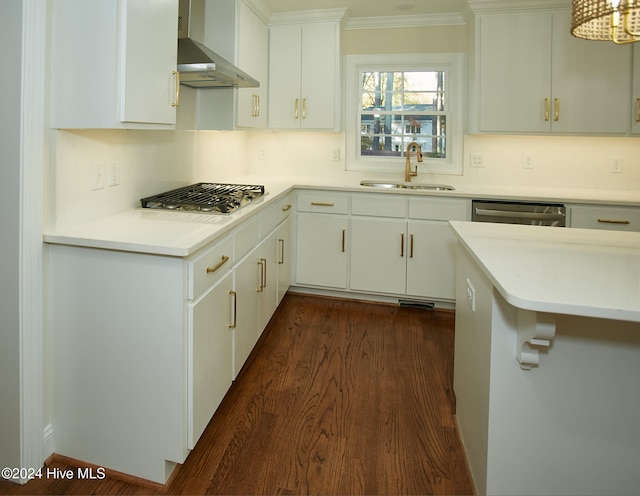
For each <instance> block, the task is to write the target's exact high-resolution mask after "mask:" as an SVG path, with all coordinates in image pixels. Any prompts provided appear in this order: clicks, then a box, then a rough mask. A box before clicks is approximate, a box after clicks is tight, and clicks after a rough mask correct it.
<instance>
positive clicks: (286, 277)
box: [277, 217, 294, 304]
mask: <svg viewBox="0 0 640 496" xmlns="http://www.w3.org/2000/svg"><path fill="white" fill-rule="evenodd" d="M292 240H293V220H292V218H291V217H289V218H288V219H287V220H285V221H284V222H283V223H282V224H280V226H279V227H278V231H277V241H278V260H277V271H278V288H277V302H278V304H279V303H280V302H281V301H282V298H283V297H284V295H285V294H286V292H287V291H288V290H289V286H291V274H292V271H293V259H294V256H293V255H294V253H293V243H292Z"/></svg>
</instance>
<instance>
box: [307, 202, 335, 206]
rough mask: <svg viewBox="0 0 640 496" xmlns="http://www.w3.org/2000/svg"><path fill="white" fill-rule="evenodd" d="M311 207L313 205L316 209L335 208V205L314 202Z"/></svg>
mask: <svg viewBox="0 0 640 496" xmlns="http://www.w3.org/2000/svg"><path fill="white" fill-rule="evenodd" d="M311 205H313V206H314V207H333V206H335V203H332V202H315V201H312V202H311Z"/></svg>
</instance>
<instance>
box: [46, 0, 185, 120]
mask: <svg viewBox="0 0 640 496" xmlns="http://www.w3.org/2000/svg"><path fill="white" fill-rule="evenodd" d="M177 18H178V1H177V0H158V1H157V2H149V1H147V0H119V1H113V0H93V1H91V2H86V1H84V0H60V1H55V2H53V3H52V36H51V40H52V44H51V125H52V127H56V128H148V129H162V128H164V129H166V128H173V127H174V125H175V120H176V117H175V116H176V109H175V106H174V105H175V104H176V103H177V102H176V93H177V89H178V88H177V80H176V76H175V74H174V71H175V69H176V57H177V43H176V38H177V32H178V29H177V21H176V20H177Z"/></svg>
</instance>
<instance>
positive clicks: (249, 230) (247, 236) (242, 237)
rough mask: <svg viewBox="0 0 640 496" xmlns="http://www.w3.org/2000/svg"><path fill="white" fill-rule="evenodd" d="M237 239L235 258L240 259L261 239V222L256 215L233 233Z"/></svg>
mask: <svg viewBox="0 0 640 496" xmlns="http://www.w3.org/2000/svg"><path fill="white" fill-rule="evenodd" d="M233 237H234V240H235V250H234V254H235V259H236V260H240V259H241V258H242V257H244V256H245V255H246V254H247V253H249V251H251V250H253V249H254V248H255V247H256V246H257V245H258V242H259V241H260V223H259V222H258V217H257V216H254V217H253V218H252V219H251V220H249V221H248V222H246V223H244V224H242V225H241V226H240V227H239V228H238V229H236V230H235V231H234V234H233Z"/></svg>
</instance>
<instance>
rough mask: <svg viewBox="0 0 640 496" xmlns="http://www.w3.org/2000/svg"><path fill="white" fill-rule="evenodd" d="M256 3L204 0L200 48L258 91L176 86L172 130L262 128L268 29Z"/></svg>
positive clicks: (259, 3)
mask: <svg viewBox="0 0 640 496" xmlns="http://www.w3.org/2000/svg"><path fill="white" fill-rule="evenodd" d="M265 12H266V7H265V6H264V4H263V2H262V1H261V0H206V1H205V18H204V39H198V38H197V37H195V38H194V39H195V40H196V41H199V42H201V43H203V44H204V45H205V46H207V47H208V48H210V49H211V50H213V51H215V52H216V53H218V54H219V55H220V56H222V57H224V58H225V59H227V60H228V61H229V62H232V63H233V64H235V65H236V66H237V67H239V68H240V69H242V70H243V71H244V72H246V73H247V74H249V76H251V77H252V78H254V79H256V80H257V81H258V82H259V83H260V86H259V87H258V88H198V89H194V88H188V87H185V86H183V87H182V95H183V97H182V105H181V106H180V108H179V109H178V126H177V127H178V129H198V130H233V129H237V128H258V129H264V128H266V127H267V109H268V104H267V97H268V78H269V68H268V67H269V30H268V27H267V23H266V21H265V20H264V19H265V18H266V17H267V14H266V13H265Z"/></svg>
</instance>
